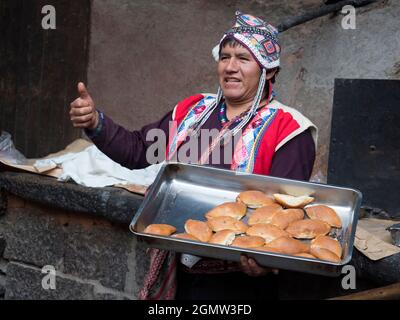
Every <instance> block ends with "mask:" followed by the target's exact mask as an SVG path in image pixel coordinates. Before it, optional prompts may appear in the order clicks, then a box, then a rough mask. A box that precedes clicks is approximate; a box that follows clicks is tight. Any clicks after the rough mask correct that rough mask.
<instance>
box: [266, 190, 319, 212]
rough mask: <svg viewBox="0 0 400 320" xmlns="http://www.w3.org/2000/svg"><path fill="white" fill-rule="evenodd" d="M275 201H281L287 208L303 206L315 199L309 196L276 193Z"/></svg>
mask: <svg viewBox="0 0 400 320" xmlns="http://www.w3.org/2000/svg"><path fill="white" fill-rule="evenodd" d="M274 198H275V201H276V202H278V203H280V204H281V205H282V206H284V207H285V208H303V207H304V206H305V205H307V204H309V203H311V202H313V201H314V198H313V197H309V196H299V197H295V196H291V195H288V194H281V193H275V194H274Z"/></svg>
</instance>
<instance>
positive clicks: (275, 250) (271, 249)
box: [256, 244, 282, 253]
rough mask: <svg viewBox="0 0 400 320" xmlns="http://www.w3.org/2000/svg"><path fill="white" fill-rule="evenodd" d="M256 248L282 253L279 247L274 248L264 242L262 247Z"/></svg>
mask: <svg viewBox="0 0 400 320" xmlns="http://www.w3.org/2000/svg"><path fill="white" fill-rule="evenodd" d="M256 250H259V251H266V252H273V253H282V252H281V251H280V250H279V249H275V248H271V247H269V246H268V244H266V245H265V246H263V247H260V248H257V249H256Z"/></svg>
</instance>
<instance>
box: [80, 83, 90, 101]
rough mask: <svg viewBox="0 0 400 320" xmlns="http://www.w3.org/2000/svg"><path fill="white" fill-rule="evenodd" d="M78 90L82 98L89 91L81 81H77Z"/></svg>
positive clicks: (87, 95)
mask: <svg viewBox="0 0 400 320" xmlns="http://www.w3.org/2000/svg"><path fill="white" fill-rule="evenodd" d="M78 92H79V96H80V97H81V98H82V99H84V98H87V97H89V92H88V91H87V89H86V86H85V84H84V83H83V82H79V83H78Z"/></svg>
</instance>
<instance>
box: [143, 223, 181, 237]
mask: <svg viewBox="0 0 400 320" xmlns="http://www.w3.org/2000/svg"><path fill="white" fill-rule="evenodd" d="M175 231H176V228H175V227H174V226H171V225H169V224H163V223H154V224H149V225H148V226H147V227H146V229H144V231H143V232H144V233H151V234H157V235H159V236H170V235H171V234H173V233H174V232H175Z"/></svg>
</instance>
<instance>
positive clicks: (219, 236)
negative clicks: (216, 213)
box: [209, 230, 235, 246]
mask: <svg viewBox="0 0 400 320" xmlns="http://www.w3.org/2000/svg"><path fill="white" fill-rule="evenodd" d="M233 240H235V231H232V230H221V231H218V232H217V233H214V234H213V235H212V237H211V239H210V241H209V243H213V244H222V245H225V246H229V245H231V244H232V242H233Z"/></svg>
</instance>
